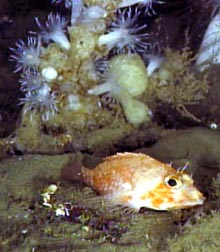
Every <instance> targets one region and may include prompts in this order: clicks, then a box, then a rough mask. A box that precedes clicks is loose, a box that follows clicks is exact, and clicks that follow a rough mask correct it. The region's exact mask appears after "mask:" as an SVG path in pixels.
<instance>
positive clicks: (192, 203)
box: [173, 198, 205, 209]
mask: <svg viewBox="0 0 220 252" xmlns="http://www.w3.org/2000/svg"><path fill="white" fill-rule="evenodd" d="M204 200H205V198H202V199H199V200H196V201H188V202H185V203H184V204H183V205H180V206H179V207H178V206H177V207H174V208H173V209H186V208H190V207H194V206H201V205H203V204H204Z"/></svg>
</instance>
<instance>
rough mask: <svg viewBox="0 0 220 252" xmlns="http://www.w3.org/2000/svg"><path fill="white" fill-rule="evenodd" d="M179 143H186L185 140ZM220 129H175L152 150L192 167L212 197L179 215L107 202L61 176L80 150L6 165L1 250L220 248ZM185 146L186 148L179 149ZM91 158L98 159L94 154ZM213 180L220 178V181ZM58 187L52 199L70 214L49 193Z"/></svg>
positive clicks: (0, 180)
mask: <svg viewBox="0 0 220 252" xmlns="http://www.w3.org/2000/svg"><path fill="white" fill-rule="evenodd" d="M177 142H178V145H177ZM219 145H220V133H219V132H217V131H214V132H213V131H210V130H206V129H202V128H195V129H189V130H183V131H179V132H171V133H170V134H169V135H168V136H166V137H164V138H162V139H161V140H160V141H158V142H157V143H156V144H155V145H153V146H152V147H151V148H149V149H146V148H144V149H141V150H137V151H142V152H145V153H149V154H151V155H152V156H155V157H157V158H158V159H160V160H163V161H167V160H173V162H174V165H175V166H177V167H178V165H179V164H182V163H184V162H186V160H187V161H188V162H189V163H190V164H189V167H188V172H189V173H193V174H194V175H193V177H194V180H195V183H196V185H197V186H198V188H199V189H200V190H201V191H202V192H203V193H204V194H205V195H206V196H207V200H206V202H205V204H204V206H202V207H198V208H193V209H189V210H181V211H174V212H165V211H164V212H157V211H151V210H146V209H143V211H141V212H140V213H132V212H126V210H124V211H123V210H122V209H120V208H119V209H117V208H112V207H111V206H106V205H105V204H103V201H102V200H101V198H99V197H98V196H97V195H96V194H95V193H94V192H93V191H92V190H91V189H90V188H88V187H85V186H84V185H82V184H74V183H70V182H67V181H64V180H61V178H60V170H61V168H62V167H63V166H65V164H66V163H67V162H68V160H69V159H70V158H74V155H75V154H64V155H52V156H47V155H21V156H13V157H9V158H6V159H3V160H2V161H1V163H0V173H1V174H0V187H1V190H0V192H1V193H0V222H1V225H0V226H1V228H0V237H1V239H0V240H1V244H0V249H1V251H145V252H146V251H155V252H156V251H158V252H159V251H179V252H180V251H189V252H192V251H198V252H199V251H210V252H212V251H213V252H217V251H220V240H219V237H220V236H219V234H220V231H219V225H220V223H219V215H220V214H219V212H218V209H219V198H218V197H219V191H220V185H219V175H218V172H219V154H220V148H219ZM176 146H178V148H177V147H176ZM88 158H91V159H92V157H88ZM213 177H215V178H217V179H216V180H214V181H213V179H212V178H213ZM51 184H56V185H57V186H58V190H57V192H56V193H55V194H54V195H53V196H52V198H51V200H50V203H51V204H53V206H56V207H54V208H57V206H58V205H59V204H64V203H68V204H69V205H71V206H72V212H71V211H70V216H69V217H57V216H55V209H51V208H50V207H47V206H44V205H43V200H42V196H41V194H42V193H43V192H45V191H44V190H45V188H47V187H48V186H49V185H51Z"/></svg>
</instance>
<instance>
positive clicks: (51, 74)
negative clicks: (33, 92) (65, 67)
mask: <svg viewBox="0 0 220 252" xmlns="http://www.w3.org/2000/svg"><path fill="white" fill-rule="evenodd" d="M41 74H42V76H43V78H44V79H45V80H47V81H52V80H54V79H56V78H57V75H58V73H57V70H56V69H55V68H54V67H50V66H49V67H45V68H43V69H42V71H41Z"/></svg>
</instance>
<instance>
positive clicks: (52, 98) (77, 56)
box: [10, 0, 162, 123]
mask: <svg viewBox="0 0 220 252" xmlns="http://www.w3.org/2000/svg"><path fill="white" fill-rule="evenodd" d="M61 2H62V1H61V0H59V1H55V0H53V1H52V3H54V4H60V3H61ZM154 2H157V1H144V2H142V1H140V3H139V4H140V6H142V7H143V6H146V10H148V9H152V7H153V4H154ZM158 3H160V4H162V2H161V1H159V2H158ZM64 4H65V7H66V8H71V18H70V20H67V19H66V17H63V16H61V15H60V14H58V13H50V14H49V15H48V18H47V20H46V23H45V25H44V24H43V23H42V21H41V20H40V18H39V17H35V21H36V24H37V26H38V29H39V32H31V36H28V38H27V41H22V40H20V41H18V42H17V43H16V48H11V52H12V55H11V56H10V60H12V61H15V62H16V64H15V72H16V73H17V72H20V73H21V78H20V80H19V83H20V86H21V90H22V91H23V92H24V94H25V97H24V98H22V99H21V100H20V104H24V109H23V113H24V114H30V118H33V116H32V115H33V114H40V115H41V119H42V120H43V121H48V120H49V119H50V118H51V117H53V116H54V115H55V114H57V113H59V112H60V111H61V110H62V108H70V107H71V108H73V107H74V106H73V104H68V103H69V101H72V99H71V98H70V97H72V96H74V97H77V101H79V100H82V99H81V98H80V96H82V93H83V96H87V95H88V96H90V97H91V95H96V96H99V95H102V94H103V93H105V92H94V91H93V92H92V91H91V90H95V89H97V86H98V85H99V84H102V83H99V81H100V80H99V77H98V76H99V74H98V73H97V72H96V70H95V62H96V60H97V59H100V58H102V57H106V58H109V55H110V54H111V53H113V56H114V55H118V54H123V55H126V54H127V55H131V57H133V56H132V55H134V57H133V58H135V57H136V56H137V55H141V54H145V51H147V50H148V48H149V46H150V42H149V37H150V34H149V33H148V32H147V23H145V24H140V23H139V20H138V19H139V17H140V15H141V9H140V8H139V6H138V7H135V8H132V7H131V5H133V4H136V2H131V3H130V2H129V1H122V2H121V3H120V4H121V5H123V6H125V5H126V7H124V8H120V4H119V3H118V6H117V5H116V4H115V5H116V8H115V9H114V13H115V14H114V15H112V11H111V12H109V11H107V10H108V9H109V3H108V2H106V4H102V5H101V4H100V5H90V4H89V3H88V4H87V6H86V7H85V6H84V4H85V3H84V2H83V1H81V0H80V1H79V0H77V1H70V0H66V1H64ZM135 55H136V56H135ZM111 57H112V56H111ZM127 59H128V61H129V57H128V58H126V57H125V58H123V61H122V62H121V64H124V62H125V64H126V60H127ZM139 60H140V62H141V64H140V65H141V68H140V69H142V70H141V71H142V72H143V74H141V76H142V75H143V76H145V77H144V78H146V79H143V83H146V81H147V74H146V72H145V67H143V66H144V62H143V60H142V58H139ZM109 62H110V61H109ZM108 64H110V63H108ZM85 65H86V66H85ZM83 67H84V69H82V68H83ZM88 67H89V68H90V69H89V73H90V76H88V75H89V73H88V72H87V70H88V69H85V68H88ZM114 69H115V70H114V71H107V72H106V73H104V77H105V79H107V78H108V80H107V81H108V83H109V85H110V86H112V87H110V88H109V89H108V90H106V92H108V93H109V94H110V95H112V97H113V98H115V99H116V100H118V101H119V103H121V104H125V103H124V100H127V98H126V97H128V96H129V97H130V94H128V95H127V94H126V92H127V91H126V90H125V89H120V91H119V89H118V84H117V83H116V82H117V81H115V80H116V79H118V77H117V76H120V75H125V74H126V73H125V72H124V70H122V72H120V71H118V69H117V67H114ZM127 70H128V71H130V75H131V73H132V69H127ZM79 71H81V73H83V72H84V76H83V77H85V71H86V72H87V73H86V75H87V77H85V78H86V80H83V77H79ZM138 71H139V70H138V68H137V73H138ZM136 75H137V74H136ZM136 75H135V70H134V76H136ZM106 76H108V77H106ZM110 80H111V81H110ZM83 82H86V83H84V84H83V85H82V83H83ZM92 84H93V85H92ZM76 85H77V87H76ZM80 85H81V87H80ZM91 85H92V86H93V87H92V86H91ZM132 85H133V84H128V86H130V87H132ZM138 85H139V84H138ZM144 85H145V84H144ZM101 86H102V85H100V87H101ZM65 87H68V88H65ZM67 89H71V91H70V90H67ZM145 90H146V86H145V88H144V89H143V91H145ZM68 91H70V93H69V92H68ZM143 91H142V92H139V95H140V94H141V93H143ZM117 92H119V93H120V95H119V94H118V95H117ZM123 95H124V98H122V97H123ZM136 96H137V95H135V97H136ZM118 97H120V99H118ZM97 98H98V97H96V100H97ZM90 99H94V98H90ZM129 99H130V98H129ZM130 100H131V99H130ZM79 103H80V102H77V104H78V105H77V106H75V107H74V108H76V107H80V106H79ZM81 105H82V104H81ZM122 106H123V107H124V109H125V106H124V105H122ZM82 107H83V106H81V108H82ZM144 109H145V110H146V108H144ZM125 110H126V109H125ZM126 114H127V113H125V116H126V118H127V119H128V121H129V122H131V123H132V121H133V120H130V119H129V118H130V116H129V115H126ZM144 114H148V113H147V112H146V111H145V112H144ZM146 118H147V117H143V119H142V120H140V121H138V123H141V122H142V121H143V120H145V119H146Z"/></svg>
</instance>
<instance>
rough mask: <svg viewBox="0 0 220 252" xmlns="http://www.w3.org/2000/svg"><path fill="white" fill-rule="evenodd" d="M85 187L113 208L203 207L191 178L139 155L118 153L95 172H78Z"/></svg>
mask: <svg viewBox="0 0 220 252" xmlns="http://www.w3.org/2000/svg"><path fill="white" fill-rule="evenodd" d="M80 178H81V179H82V180H83V182H84V183H85V184H87V185H88V186H90V187H92V188H93V189H94V190H95V191H96V192H98V193H99V194H100V195H103V196H104V197H105V198H106V199H107V200H110V202H112V203H113V205H122V206H128V207H130V208H132V209H135V210H137V211H138V210H139V209H140V208H141V207H146V208H150V209H155V210H174V209H182V208H188V207H192V206H196V205H202V204H203V202H204V197H203V195H202V193H201V192H200V191H199V190H198V189H197V188H196V187H195V186H194V184H193V180H192V178H191V176H189V175H188V174H186V173H185V172H184V171H183V170H182V171H181V170H175V169H174V168H172V167H171V166H170V165H168V164H164V163H162V162H160V161H158V160H156V159H154V158H152V157H150V156H148V155H146V154H142V153H129V152H125V153H118V154H116V155H113V156H110V157H107V158H104V159H103V161H102V162H101V163H100V164H98V165H97V166H96V167H95V168H94V169H88V168H85V167H81V168H80Z"/></svg>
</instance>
